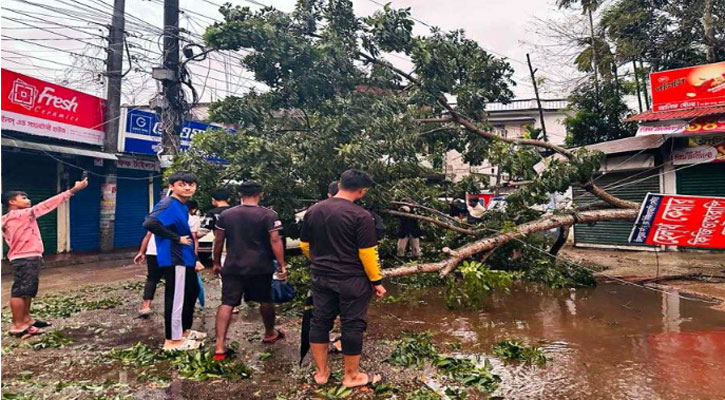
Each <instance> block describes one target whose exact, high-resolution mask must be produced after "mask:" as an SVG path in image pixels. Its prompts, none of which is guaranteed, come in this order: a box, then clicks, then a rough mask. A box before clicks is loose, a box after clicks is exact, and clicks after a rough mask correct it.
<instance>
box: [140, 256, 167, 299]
mask: <svg viewBox="0 0 725 400" xmlns="http://www.w3.org/2000/svg"><path fill="white" fill-rule="evenodd" d="M146 269H147V272H146V284H145V285H144V287H143V299H144V300H153V299H154V294H155V293H156V286H158V285H159V282H161V279H163V278H164V271H163V269H162V268H159V264H158V263H157V262H156V256H149V255H147V256H146Z"/></svg>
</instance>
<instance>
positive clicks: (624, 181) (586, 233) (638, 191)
mask: <svg viewBox="0 0 725 400" xmlns="http://www.w3.org/2000/svg"><path fill="white" fill-rule="evenodd" d="M634 182H636V183H634ZM596 183H597V184H598V185H599V186H602V187H604V188H605V189H607V191H608V192H609V193H611V194H613V195H615V196H617V197H620V198H622V199H625V200H630V201H637V202H640V201H642V200H644V197H645V195H646V194H647V193H648V192H653V193H659V192H660V180H659V169H655V170H652V171H647V172H643V171H627V172H616V173H614V172H613V173H608V174H606V175H604V176H602V177H601V178H599V179H597V180H596ZM597 201H599V199H598V198H595V197H594V196H592V195H591V194H589V193H588V192H586V191H585V190H584V189H582V188H580V187H575V188H574V203H575V204H576V206H582V205H586V204H591V203H592V202H597ZM631 231H632V223H631V222H626V221H608V222H597V223H595V224H594V225H591V226H590V225H587V224H579V225H576V226H575V227H574V241H575V243H581V244H584V243H586V244H600V245H619V246H622V245H629V243H628V242H627V239H628V238H629V234H630V232H631Z"/></svg>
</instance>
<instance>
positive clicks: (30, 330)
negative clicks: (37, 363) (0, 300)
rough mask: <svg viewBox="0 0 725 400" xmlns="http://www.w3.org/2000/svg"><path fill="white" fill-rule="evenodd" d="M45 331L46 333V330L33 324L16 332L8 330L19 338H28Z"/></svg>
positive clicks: (11, 334) (9, 333)
mask: <svg viewBox="0 0 725 400" xmlns="http://www.w3.org/2000/svg"><path fill="white" fill-rule="evenodd" d="M44 333H45V331H44V330H42V329H40V328H37V327H35V326H33V325H30V326H29V327H27V328H25V329H23V330H22V331H16V332H13V331H8V335H10V336H12V337H16V338H19V339H27V338H29V337H32V336H37V335H42V334H44Z"/></svg>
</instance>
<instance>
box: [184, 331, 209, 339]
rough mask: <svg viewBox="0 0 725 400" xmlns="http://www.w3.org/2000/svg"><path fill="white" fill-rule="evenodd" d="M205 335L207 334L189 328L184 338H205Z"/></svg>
mask: <svg viewBox="0 0 725 400" xmlns="http://www.w3.org/2000/svg"><path fill="white" fill-rule="evenodd" d="M207 336H208V335H207V334H206V333H204V332H199V331H193V330H189V336H187V337H186V338H187V339H189V340H203V339H206V337H207Z"/></svg>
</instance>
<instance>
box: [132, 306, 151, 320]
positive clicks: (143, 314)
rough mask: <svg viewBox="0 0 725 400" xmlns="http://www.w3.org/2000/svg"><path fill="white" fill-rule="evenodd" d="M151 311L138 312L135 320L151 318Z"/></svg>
mask: <svg viewBox="0 0 725 400" xmlns="http://www.w3.org/2000/svg"><path fill="white" fill-rule="evenodd" d="M152 313H153V311H152V310H151V309H150V308H149V309H147V310H138V314H137V315H136V318H142V319H147V318H149V317H150V316H151V314H152Z"/></svg>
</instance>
